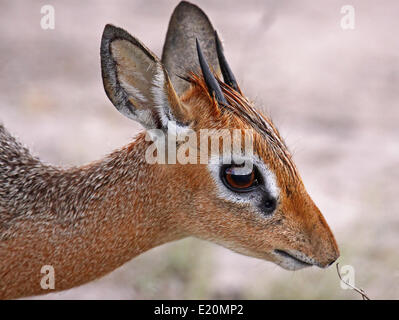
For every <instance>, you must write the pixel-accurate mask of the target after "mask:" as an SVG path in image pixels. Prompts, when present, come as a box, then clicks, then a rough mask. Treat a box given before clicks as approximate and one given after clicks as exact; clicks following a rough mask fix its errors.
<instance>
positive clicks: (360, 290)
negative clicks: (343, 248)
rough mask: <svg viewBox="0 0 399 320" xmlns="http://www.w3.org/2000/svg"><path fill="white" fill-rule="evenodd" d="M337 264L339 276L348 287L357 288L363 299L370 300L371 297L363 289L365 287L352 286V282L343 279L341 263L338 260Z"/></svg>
mask: <svg viewBox="0 0 399 320" xmlns="http://www.w3.org/2000/svg"><path fill="white" fill-rule="evenodd" d="M336 266H337V273H338V277H339V278H340V279H341V281H342V282H343V283H345V284H346V285H347V286H348V287H350V288H352V289H353V290H355V291H356V292H357V293H359V294H361V295H362V298H363V300H370V298H369V297H368V296H367V295H366V293H365V292H364V291H363V289H359V288H356V287H354V286H352V285H351V284H349V283H348V282H346V281H345V280H344V279H342V276H341V273H340V272H339V263H338V262H337V264H336Z"/></svg>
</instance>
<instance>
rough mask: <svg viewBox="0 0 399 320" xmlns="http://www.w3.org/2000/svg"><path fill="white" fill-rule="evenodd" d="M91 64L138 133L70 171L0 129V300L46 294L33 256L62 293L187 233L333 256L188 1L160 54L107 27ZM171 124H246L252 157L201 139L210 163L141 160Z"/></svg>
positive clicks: (268, 130)
mask: <svg viewBox="0 0 399 320" xmlns="http://www.w3.org/2000/svg"><path fill="white" fill-rule="evenodd" d="M101 69H102V77H103V84H104V88H105V92H106V94H107V96H108V98H109V99H110V100H111V102H112V103H113V104H114V106H115V107H116V109H117V110H118V111H120V112H121V113H122V114H123V115H124V116H127V117H128V118H130V119H132V120H134V121H138V122H139V123H140V124H141V125H142V126H143V127H144V128H145V130H144V131H143V132H142V133H140V134H139V135H138V136H137V137H136V139H135V140H134V141H133V142H131V143H130V144H128V145H127V146H125V147H123V148H121V149H119V150H116V151H114V152H113V153H111V154H110V155H108V156H107V157H105V158H104V159H101V160H98V161H95V162H92V163H90V164H88V165H85V166H82V167H73V168H59V167H55V166H51V165H48V164H44V163H42V162H41V161H40V160H39V159H37V158H35V157H32V156H31V154H30V153H29V151H28V150H27V149H26V148H25V147H23V146H22V145H21V144H20V143H18V142H17V141H16V140H15V139H14V138H13V137H12V136H11V135H10V134H9V133H8V131H7V130H6V129H5V128H4V127H3V126H0V298H3V299H9V298H18V297H23V296H29V295H37V294H43V293H47V292H48V291H45V290H43V289H42V288H41V286H40V280H41V277H42V276H43V274H41V272H40V270H41V268H42V266H44V265H50V266H52V267H53V268H54V272H55V279H56V281H55V290H64V289H68V288H72V287H75V286H78V285H81V284H83V283H87V282H89V281H92V280H94V279H96V278H99V277H102V276H104V275H105V274H107V273H109V272H111V271H112V270H114V269H116V268H118V267H119V266H121V265H122V264H124V263H125V262H127V261H129V260H131V259H132V258H133V257H135V256H137V255H139V254H140V253H142V252H144V251H147V250H149V249H151V248H153V247H155V246H158V245H160V244H163V243H166V242H169V241H173V240H177V239H181V238H183V237H187V236H194V237H198V238H201V239H206V240H210V241H212V242H215V243H217V244H220V245H222V246H225V247H227V248H229V249H232V250H234V251H236V252H239V253H242V254H245V255H248V256H253V257H256V258H260V259H264V260H269V261H272V262H275V263H276V264H278V265H280V266H281V267H283V268H286V269H289V270H297V269H300V268H303V267H307V266H312V265H316V266H319V267H322V268H324V267H327V266H329V265H331V264H332V263H333V262H334V261H335V260H336V259H337V258H338V256H339V251H338V247H337V244H336V241H335V239H334V236H333V234H332V232H331V231H330V229H329V227H328V225H327V223H326V221H325V219H324V218H323V216H322V214H321V213H320V211H319V209H318V208H317V207H316V205H315V204H314V202H313V201H312V199H311V198H310V196H309V195H308V193H307V192H306V190H305V187H304V184H303V182H302V180H301V178H300V175H299V173H298V170H297V168H296V166H295V164H294V162H293V160H292V157H291V155H290V153H289V151H288V149H287V147H286V145H285V143H284V141H283V139H282V138H281V136H280V134H279V132H278V131H277V129H276V127H275V126H274V125H273V123H272V121H271V120H270V119H269V118H268V117H267V116H265V115H263V114H262V113H261V112H259V111H258V110H257V109H256V108H255V107H254V106H253V104H252V103H251V102H250V100H248V98H246V97H245V95H244V94H243V92H242V90H241V88H240V87H239V85H238V83H237V81H236V78H235V77H234V75H233V73H232V71H231V69H230V67H229V65H228V64H227V61H226V59H225V55H224V53H223V48H222V44H221V42H220V40H219V37H218V36H217V34H216V32H215V31H214V29H213V27H212V25H211V23H210V22H209V20H208V18H207V17H206V15H205V14H204V13H203V12H202V11H201V10H200V9H199V8H198V7H196V6H194V5H192V4H190V3H187V2H181V3H180V4H179V5H178V7H177V8H176V9H175V11H174V13H173V15H172V18H171V21H170V24H169V29H168V33H167V37H166V42H165V45H164V51H163V55H162V59H161V60H160V59H158V58H157V57H156V56H155V54H153V53H152V52H151V51H150V50H149V49H148V48H146V47H145V45H144V44H143V43H141V42H140V41H139V40H138V39H136V38H135V37H133V36H131V35H130V34H128V33H127V32H126V31H124V30H123V29H120V28H117V27H114V26H112V25H107V26H106V27H105V29H104V33H103V36H102V41H101ZM170 123H173V124H174V126H175V128H177V131H178V132H180V133H181V132H191V133H194V135H195V134H197V136H199V135H200V131H201V130H203V129H213V130H225V131H226V130H228V132H232V131H233V130H234V131H235V132H239V133H240V135H242V138H243V139H242V140H241V141H245V139H244V135H246V134H247V132H252V136H251V139H250V141H251V143H252V150H253V152H252V153H251V154H244V155H243V156H242V160H243V161H244V162H245V165H243V164H242V163H238V162H234V161H231V162H230V163H225V162H224V161H222V157H219V156H218V155H216V154H214V153H213V152H215V150H214V149H212V148H209V146H205V148H207V151H209V152H210V153H209V159H210V160H212V161H209V162H208V163H204V162H202V161H198V162H197V163H187V164H185V163H180V162H179V161H176V162H175V163H173V162H172V163H170V162H171V161H166V162H164V163H161V162H155V163H149V161H147V157H146V155H147V153H148V149H149V148H150V147H151V146H152V145H153V143H154V141H151V139H148V136H149V135H148V134H147V133H148V132H151V131H153V130H154V129H156V130H158V131H157V132H163V133H164V134H165V138H168V135H170V132H169V131H168V126H169V124H170ZM150 136H151V135H150ZM155 136H156V135H152V137H153V138H152V139H156V137H155ZM157 139H161V138H159V137H158V138H157ZM175 143H176V145H175V147H178V146H179V145H181V143H182V142H181V141H180V142H179V141H177V142H175ZM197 147H198V148H202V147H203V145H202V144H199V145H197ZM220 148H221V147H220ZM220 148H219V149H220ZM219 149H217V150H216V151H220V150H219ZM201 151H203V150H201ZM157 152H159V150H157ZM248 164H249V165H248ZM248 168H249V169H248Z"/></svg>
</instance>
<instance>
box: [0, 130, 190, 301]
mask: <svg viewBox="0 0 399 320" xmlns="http://www.w3.org/2000/svg"><path fill="white" fill-rule="evenodd" d="M146 146H147V143H146V142H145V141H144V136H143V135H140V136H139V138H138V139H137V140H136V141H135V142H133V143H132V144H130V145H128V146H127V147H125V148H123V149H121V150H119V151H116V152H114V153H112V154H111V155H109V156H108V157H106V158H105V159H103V160H101V161H98V162H95V163H92V164H90V165H87V166H83V167H80V168H73V169H69V170H61V169H58V168H54V167H50V166H46V165H44V164H42V163H40V162H39V161H38V160H37V159H33V158H31V159H30V160H31V161H28V163H27V164H23V165H22V164H21V166H19V167H18V168H17V169H19V170H22V169H23V171H21V172H23V174H24V178H25V180H23V181H20V184H21V187H22V188H13V186H10V190H11V191H12V190H18V194H15V195H14V196H13V197H12V200H11V195H10V199H5V196H4V195H3V193H2V192H1V190H0V257H1V259H0V279H1V280H0V298H16V297H20V296H28V295H36V294H43V293H48V292H49V291H48V290H43V289H42V287H41V285H40V283H41V280H42V278H43V277H44V276H45V274H42V273H41V272H40V271H41V269H42V267H43V266H45V265H50V266H52V267H53V268H54V275H55V290H56V291H57V290H64V289H68V288H71V287H74V286H77V285H80V284H83V283H86V282H89V281H91V280H93V279H95V278H98V277H101V276H103V275H105V274H107V273H109V272H110V271H112V270H114V269H115V268H117V267H119V266H121V265H122V264H124V263H125V262H127V261H128V260H130V259H132V258H133V257H134V256H136V255H138V254H140V253H142V252H144V251H146V250H148V249H150V248H153V247H155V246H157V245H160V244H162V243H165V242H168V241H172V240H176V239H179V238H181V237H182V235H181V234H180V233H179V232H178V228H177V223H175V222H176V221H178V218H177V215H178V211H179V210H178V209H177V208H176V207H174V208H173V211H174V212H172V208H168V209H165V206H164V205H162V204H165V203H168V202H169V201H168V199H167V196H166V195H167V194H168V192H167V190H166V188H167V187H163V190H162V192H159V189H158V190H157V186H159V181H160V178H161V177H162V176H163V175H166V174H167V170H165V169H164V168H162V166H157V165H149V164H147V163H146V161H145V158H144V155H145V150H146ZM0 160H1V159H0ZM25 162H26V161H25ZM21 163H24V162H23V161H21ZM155 171H156V172H155ZM0 174H1V172H0ZM155 177H156V178H155ZM0 178H1V176H0ZM11 178H12V177H8V180H10V181H11V182H10V183H12V184H17V183H18V178H15V179H14V180H11ZM20 179H21V178H20ZM162 180H163V179H162ZM164 181H168V180H166V179H165V180H164ZM0 182H1V181H0ZM16 187H18V185H16ZM11 191H10V192H9V194H11ZM4 194H5V192H4ZM2 196H3V199H1V197H2ZM153 199H157V200H156V201H154V200H153ZM7 200H9V201H7ZM172 213H173V215H172Z"/></svg>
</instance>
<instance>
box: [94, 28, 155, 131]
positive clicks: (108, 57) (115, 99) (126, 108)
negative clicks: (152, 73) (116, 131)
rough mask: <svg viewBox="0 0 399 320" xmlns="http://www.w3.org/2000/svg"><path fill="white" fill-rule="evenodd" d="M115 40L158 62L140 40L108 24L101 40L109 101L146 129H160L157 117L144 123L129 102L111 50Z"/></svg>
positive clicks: (104, 78)
mask: <svg viewBox="0 0 399 320" xmlns="http://www.w3.org/2000/svg"><path fill="white" fill-rule="evenodd" d="M115 40H125V41H128V42H130V43H132V44H133V45H135V46H137V47H139V48H140V49H141V50H142V51H143V52H144V53H145V54H146V56H147V57H148V58H150V59H151V61H153V62H157V58H156V56H155V55H154V54H153V53H152V52H151V51H150V50H149V49H148V48H146V47H145V46H144V45H143V44H142V43H141V42H140V41H139V40H138V39H136V38H134V37H133V36H131V35H130V34H129V33H128V32H127V31H126V30H124V29H122V28H119V27H116V26H114V25H112V24H107V25H106V26H105V27H104V31H103V34H102V38H101V47H100V57H101V76H102V80H103V86H104V90H105V93H106V95H107V97H108V99H109V100H110V101H111V102H112V104H113V105H114V106H115V108H116V109H117V110H118V111H119V112H120V113H121V114H123V115H124V116H125V117H127V118H129V119H131V120H134V121H137V122H140V123H141V124H142V125H144V126H145V127H159V126H160V123H159V121H155V119H156V117H152V119H151V120H149V121H148V123H147V124H146V123H143V122H142V121H140V118H139V116H138V114H137V110H136V108H135V107H134V105H133V104H132V103H131V102H130V101H129V97H128V95H127V93H126V92H125V90H124V89H123V87H122V85H121V84H120V81H119V79H118V75H117V68H116V64H117V62H116V61H115V59H114V57H113V55H112V50H111V44H112V42H113V41H115Z"/></svg>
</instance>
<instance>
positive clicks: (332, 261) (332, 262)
mask: <svg viewBox="0 0 399 320" xmlns="http://www.w3.org/2000/svg"><path fill="white" fill-rule="evenodd" d="M337 259H338V257H337V258H334V259H333V260H331V262H330V263H329V264H328V265H327V267H326V268H328V267H329V266H331V265H332V264H334V262H335V261H337Z"/></svg>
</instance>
